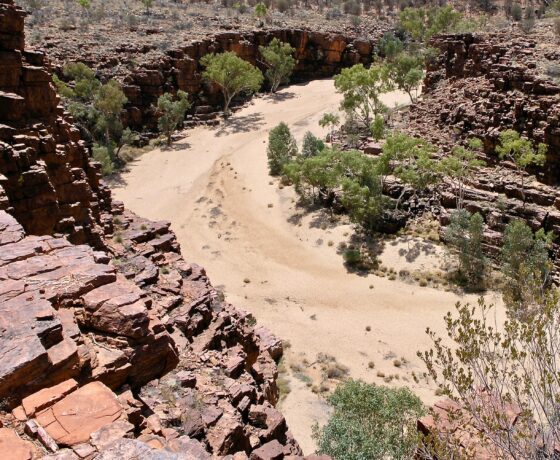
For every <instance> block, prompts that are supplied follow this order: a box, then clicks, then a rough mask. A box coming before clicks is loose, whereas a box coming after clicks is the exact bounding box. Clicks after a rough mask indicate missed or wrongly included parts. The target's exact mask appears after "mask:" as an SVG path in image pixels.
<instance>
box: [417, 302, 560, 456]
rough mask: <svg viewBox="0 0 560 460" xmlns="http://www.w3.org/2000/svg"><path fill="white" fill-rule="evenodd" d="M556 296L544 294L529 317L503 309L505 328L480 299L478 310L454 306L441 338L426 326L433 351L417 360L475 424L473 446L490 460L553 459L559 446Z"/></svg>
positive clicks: (454, 439)
mask: <svg viewBox="0 0 560 460" xmlns="http://www.w3.org/2000/svg"><path fill="white" fill-rule="evenodd" d="M558 299H559V293H558V292H556V291H549V292H547V293H546V294H545V295H544V296H543V298H542V299H541V300H539V302H538V303H537V304H536V305H535V308H534V309H533V311H532V313H531V314H530V315H524V316H522V317H521V316H519V315H516V314H511V311H510V312H509V313H510V314H508V316H507V321H506V323H505V327H504V324H503V322H502V321H501V320H498V318H500V317H501V316H502V314H501V312H498V311H496V310H495V308H494V307H493V306H488V305H486V304H485V302H484V299H480V300H479V302H478V307H476V306H475V307H472V306H470V305H468V304H466V305H461V304H457V307H456V308H457V314H456V315H452V314H451V313H448V314H447V315H446V317H445V318H444V321H445V324H446V332H447V333H446V334H443V337H441V336H439V335H436V334H435V333H434V332H433V331H431V330H429V329H428V334H429V336H430V338H431V339H432V341H433V347H432V349H430V350H428V351H425V352H424V353H419V356H420V358H421V359H422V360H423V361H424V362H425V364H426V366H427V368H428V372H429V375H430V377H431V378H432V379H433V380H434V381H435V382H436V383H437V384H438V386H439V388H440V390H441V392H442V393H443V394H445V395H447V396H449V397H451V398H452V399H453V400H454V401H456V402H457V403H458V404H459V406H460V407H461V409H462V411H464V415H463V416H462V419H463V420H467V419H471V420H473V421H475V422H474V423H475V424H476V426H477V431H478V433H479V435H477V436H476V443H477V446H476V448H477V450H478V449H481V450H486V451H488V452H492V453H493V454H492V458H500V459H505V458H512V459H513V458H518V459H539V458H543V459H544V458H554V455H555V454H554V450H555V447H554V446H555V445H557V443H558V442H560V427H559V425H558V423H557V420H559V417H560V407H559V406H558V394H559V393H560V379H559V377H558V376H559V375H560V368H559V367H558V365H559V363H560V359H559V358H560V355H559V351H558V350H559V349H560V337H559V335H558V331H559V330H560V308H558ZM514 413H515V417H514V418H513V417H512V414H514ZM438 431H439V433H437V435H438V436H439V437H441V439H442V440H443V441H444V442H447V443H449V444H451V447H454V448H458V449H459V450H460V451H461V452H464V448H462V447H461V439H459V436H455V435H453V433H450V432H447V431H446V429H445V427H443V426H442V430H438ZM467 454H469V453H468V452H467ZM467 457H468V458H470V456H469V455H467ZM429 458H433V457H431V456H430V457H429ZM439 458H442V457H439ZM444 458H454V457H444ZM461 458H462V456H461Z"/></svg>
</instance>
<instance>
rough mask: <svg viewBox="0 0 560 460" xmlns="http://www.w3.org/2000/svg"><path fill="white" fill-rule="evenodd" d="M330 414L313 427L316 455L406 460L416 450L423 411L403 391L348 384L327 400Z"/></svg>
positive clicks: (343, 459) (352, 459)
mask: <svg viewBox="0 0 560 460" xmlns="http://www.w3.org/2000/svg"><path fill="white" fill-rule="evenodd" d="M328 402H329V404H330V405H331V406H332V407H333V413H332V415H331V417H330V419H329V421H328V423H327V424H326V425H325V427H324V428H322V429H319V428H318V427H315V429H314V437H315V439H316V440H317V445H318V453H320V454H326V455H330V456H332V457H333V458H335V459H337V460H376V459H379V460H381V459H403V460H405V459H409V458H412V457H413V456H414V451H415V449H416V447H417V435H416V420H417V419H418V418H419V417H421V416H422V415H423V414H424V412H425V410H424V407H423V405H422V403H421V401H420V399H418V397H417V396H415V395H414V394H413V393H411V392H410V390H408V389H407V388H399V389H392V388H388V387H383V386H377V385H372V384H367V383H364V382H362V381H360V380H348V381H346V382H344V383H343V384H341V385H340V386H339V387H338V388H337V389H336V390H335V392H334V393H333V394H332V395H331V396H330V397H329V398H328Z"/></svg>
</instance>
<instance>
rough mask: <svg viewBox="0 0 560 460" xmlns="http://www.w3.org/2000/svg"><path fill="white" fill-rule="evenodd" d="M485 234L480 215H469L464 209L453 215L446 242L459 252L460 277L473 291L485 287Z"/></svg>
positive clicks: (446, 234)
mask: <svg viewBox="0 0 560 460" xmlns="http://www.w3.org/2000/svg"><path fill="white" fill-rule="evenodd" d="M483 233H484V220H483V218H482V216H481V215H480V214H479V213H476V214H469V212H468V211H466V210H464V209H459V210H456V211H454V212H453V213H451V222H450V224H449V226H448V227H447V229H446V232H445V240H446V242H447V243H448V244H449V245H450V246H451V247H453V248H454V249H455V250H456V251H457V254H458V259H459V275H460V276H461V277H462V279H463V281H464V282H465V283H466V284H467V286H468V287H469V288H471V289H473V290H480V289H482V288H483V287H484V280H485V275H486V268H487V260H486V256H485V255H484V250H483V247H482V241H483Z"/></svg>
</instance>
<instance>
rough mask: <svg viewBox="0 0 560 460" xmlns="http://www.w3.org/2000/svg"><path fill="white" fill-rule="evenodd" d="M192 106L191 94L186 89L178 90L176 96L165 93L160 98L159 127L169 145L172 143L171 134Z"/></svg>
mask: <svg viewBox="0 0 560 460" xmlns="http://www.w3.org/2000/svg"><path fill="white" fill-rule="evenodd" d="M190 106H191V104H190V102H189V95H188V94H187V93H186V92H185V91H181V90H179V91H177V97H176V98H174V97H173V95H172V94H170V93H165V94H163V95H162V96H160V97H159V98H158V101H157V108H158V111H159V112H160V116H159V118H158V128H159V130H160V132H161V133H163V134H164V135H165V137H166V140H167V145H171V135H172V134H173V131H175V130H176V129H177V127H178V126H179V125H180V123H181V122H182V121H183V120H184V119H185V113H186V112H187V110H189V108H190Z"/></svg>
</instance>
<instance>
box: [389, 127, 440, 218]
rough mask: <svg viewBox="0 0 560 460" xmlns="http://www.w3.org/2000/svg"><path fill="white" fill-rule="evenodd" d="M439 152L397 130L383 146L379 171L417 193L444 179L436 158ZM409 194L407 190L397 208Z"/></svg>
mask: <svg viewBox="0 0 560 460" xmlns="http://www.w3.org/2000/svg"><path fill="white" fill-rule="evenodd" d="M435 151H436V148H435V147H434V146H433V145H431V144H430V143H428V142H426V141H425V140H423V139H418V138H415V137H411V136H408V135H406V134H404V133H402V132H399V131H397V132H395V133H393V134H391V135H390V136H389V137H388V138H387V140H386V142H385V144H384V145H383V153H382V154H381V157H380V162H379V168H378V171H379V173H380V174H381V175H382V176H386V175H387V174H391V173H392V174H393V175H394V176H396V177H397V178H399V179H400V180H401V181H402V182H403V183H404V184H407V185H409V186H411V187H412V189H413V192H414V194H417V193H418V191H422V190H425V189H426V188H428V187H429V186H430V185H433V184H436V183H438V181H439V180H440V171H439V166H438V163H437V161H435V160H434V159H433V158H432V156H433V154H434V153H435ZM405 191H406V189H405V188H403V191H402V193H401V196H400V197H399V198H398V200H397V202H396V206H395V208H398V206H399V204H400V202H401V200H402V197H403V196H404V193H405Z"/></svg>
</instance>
